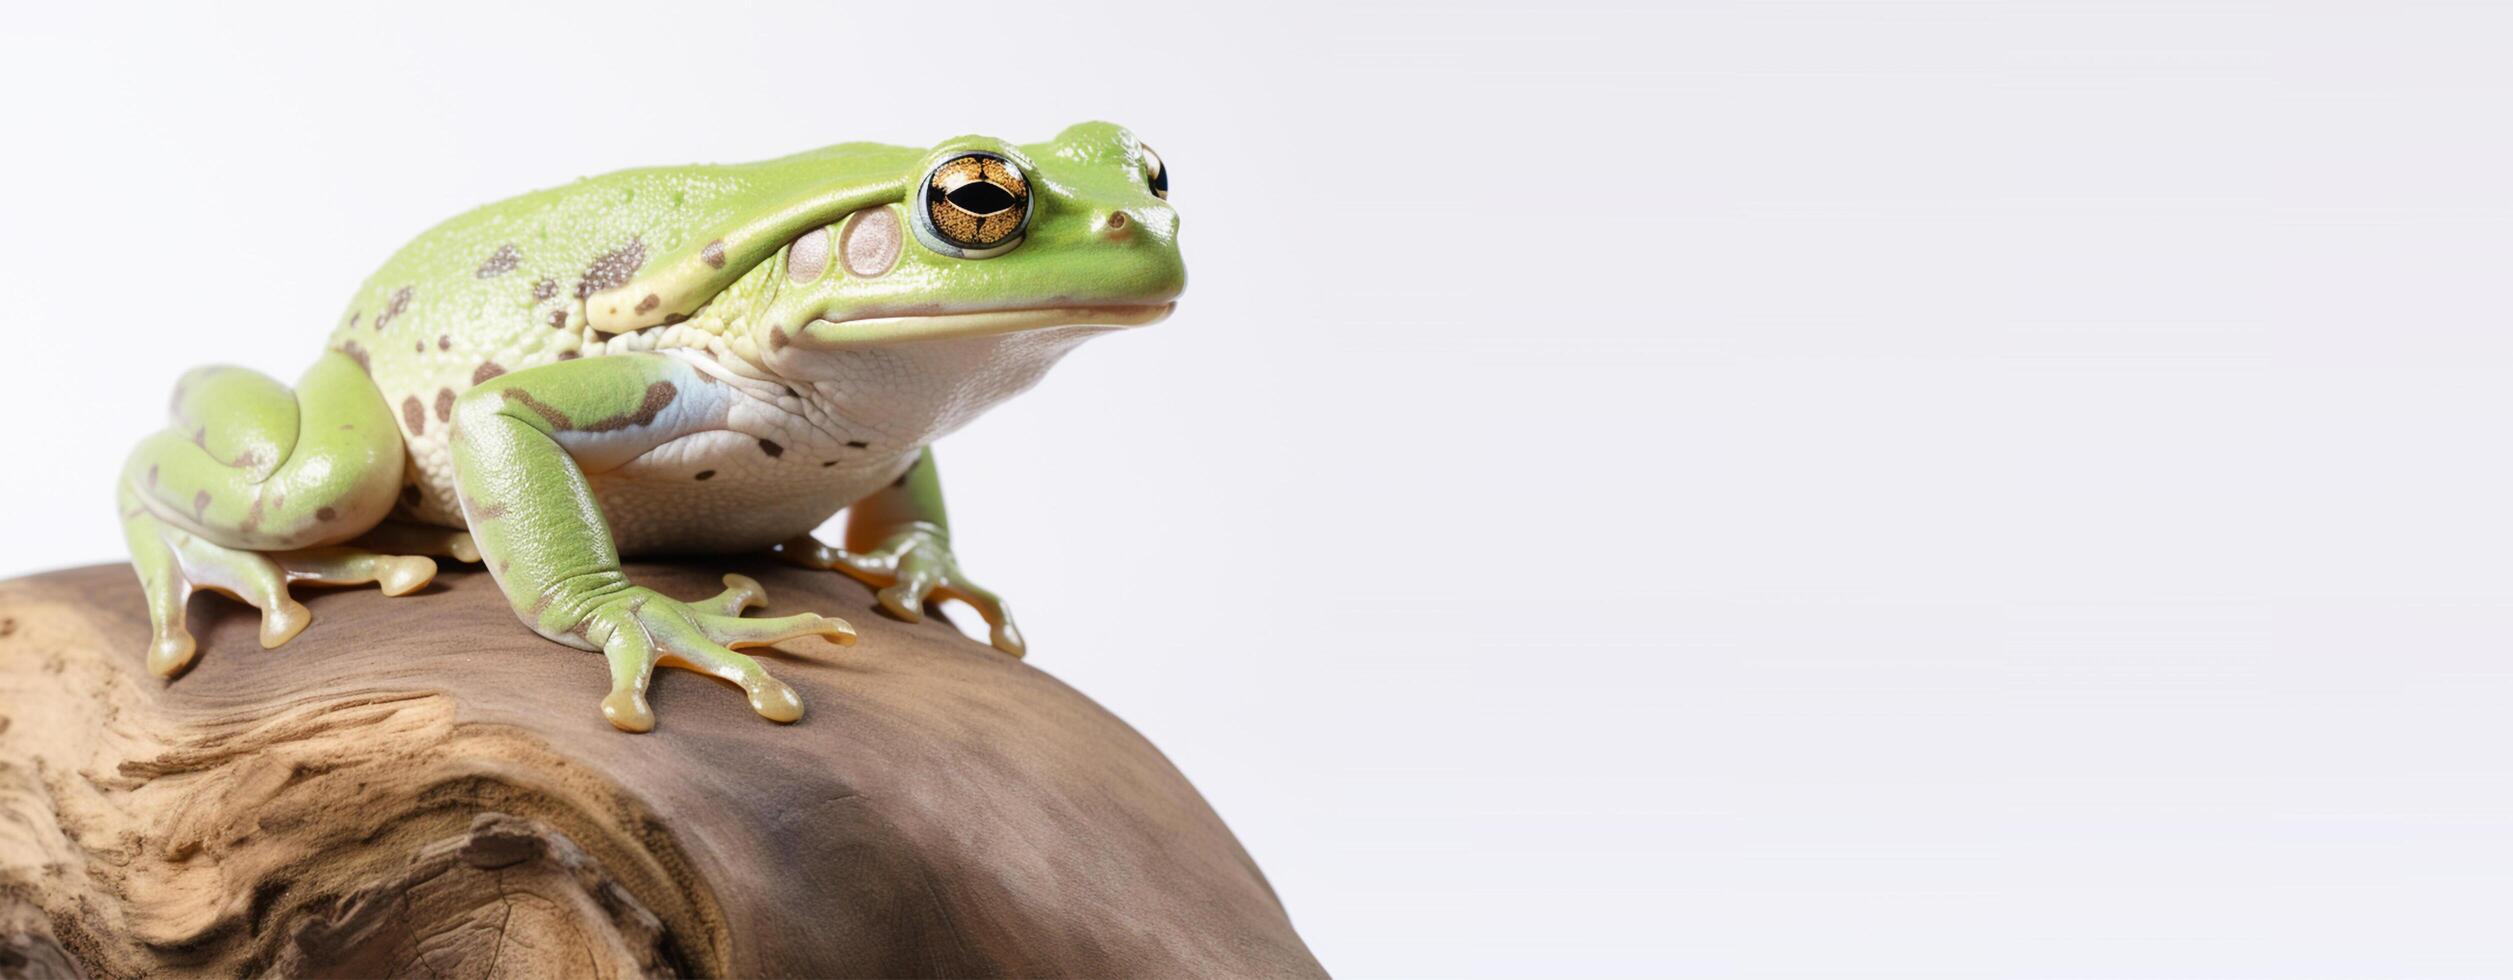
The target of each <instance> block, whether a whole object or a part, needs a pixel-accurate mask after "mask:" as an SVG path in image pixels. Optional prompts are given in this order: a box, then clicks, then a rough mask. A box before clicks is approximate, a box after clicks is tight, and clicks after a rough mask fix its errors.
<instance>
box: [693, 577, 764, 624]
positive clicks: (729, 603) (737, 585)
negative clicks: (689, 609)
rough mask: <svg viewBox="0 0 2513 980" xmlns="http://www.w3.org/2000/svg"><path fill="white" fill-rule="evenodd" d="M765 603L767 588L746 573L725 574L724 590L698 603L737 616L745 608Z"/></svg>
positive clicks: (754, 607)
mask: <svg viewBox="0 0 2513 980" xmlns="http://www.w3.org/2000/svg"><path fill="white" fill-rule="evenodd" d="M767 604H768V588H767V586H764V585H761V584H759V580H758V579H754V578H752V577H750V576H748V575H727V576H725V577H724V591H723V592H721V593H718V594H717V595H716V597H715V598H713V599H709V600H707V601H705V602H702V603H699V604H698V605H699V607H700V608H703V609H712V610H715V611H716V612H720V613H723V614H724V615H727V616H739V615H741V614H742V611H743V610H745V609H756V608H759V607H760V606H764V605H767Z"/></svg>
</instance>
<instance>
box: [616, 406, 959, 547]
mask: <svg viewBox="0 0 2513 980" xmlns="http://www.w3.org/2000/svg"><path fill="white" fill-rule="evenodd" d="M801 448H802V447H797V448H792V449H788V450H787V451H786V453H785V454H784V455H783V456H779V457H776V458H770V457H769V456H768V455H767V454H766V453H764V452H762V451H760V448H759V438H758V437H756V436H752V435H748V434H744V433H737V432H730V431H721V430H719V431H715V432H702V433H699V434H696V435H692V436H687V437H684V438H681V439H677V440H674V441H673V442H671V443H670V444H667V445H665V446H663V447H662V448H660V449H657V450H656V451H654V452H651V453H648V454H646V455H645V456H642V457H639V458H638V459H637V460H636V461H635V462H632V463H629V464H628V465H626V466H622V467H620V468H619V469H616V470H612V471H610V472H608V473H603V474H600V475H598V476H595V477H592V478H591V483H592V485H593V492H594V496H595V498H596V499H598V500H600V501H601V502H602V513H603V515H604V516H605V517H608V518H609V519H610V521H611V535H612V539H613V541H614V543H616V544H617V545H618V546H619V550H620V553H621V554H622V555H624V556H635V555H654V554H711V553H725V552H746V551H757V550H760V549H762V548H766V547H768V546H770V545H774V544H777V543H778V542H781V541H785V540H788V539H791V538H793V537H794V536H795V535H798V534H804V533H808V532H809V531H811V529H813V528H816V527H819V526H820V525H821V524H822V523H823V522H826V521H827V520H829V518H831V517H834V516H836V515H837V513H838V511H839V510H840V509H842V508H844V507H845V506H846V505H847V504H850V503H853V502H854V501H857V500H861V499H863V498H864V497H865V496H866V495H869V494H871V493H872V492H873V491H875V490H879V489H881V488H882V487H883V486H885V485H887V484H888V483H890V482H891V481H893V480H896V479H898V478H899V476H900V475H901V474H903V473H906V472H907V470H908V467H909V466H911V465H913V464H914V463H915V462H916V456H915V454H913V453H910V454H908V455H904V456H890V457H886V458H882V459H878V460H874V461H870V462H853V463H848V462H841V463H840V464H839V465H837V466H829V467H825V466H822V465H821V463H822V462H824V460H816V459H806V458H797V455H796V454H797V452H798V451H800V449H801ZM701 473H705V474H708V476H707V478H706V479H703V480H701V479H698V474H701Z"/></svg>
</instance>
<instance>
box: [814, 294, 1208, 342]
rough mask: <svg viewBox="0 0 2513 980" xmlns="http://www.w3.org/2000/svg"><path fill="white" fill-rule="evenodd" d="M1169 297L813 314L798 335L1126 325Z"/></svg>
mask: <svg viewBox="0 0 2513 980" xmlns="http://www.w3.org/2000/svg"><path fill="white" fill-rule="evenodd" d="M1177 308H1178V304H1177V303H1176V302H1175V301H1172V302H1167V303H1108V304H1094V305H1085V306H1039V307H1031V308H1028V309H1016V310H983V311H976V312H968V313H932V314H923V315H916V316H881V317H866V318H863V319H857V320H814V321H812V322H811V323H809V324H806V325H804V327H803V330H802V332H801V334H800V335H798V336H796V337H795V338H794V346H796V347H802V348H806V349H810V350H847V349H850V348H858V347H875V346H881V345H886V344H899V343H906V342H909V341H916V340H942V339H946V338H951V337H986V336H992V335H995V334H1007V333H1021V332H1024V331H1029V330H1042V329H1046V328H1048V327H1108V328H1112V329H1121V328H1125V327H1140V326H1145V325H1148V324H1154V323H1159V322H1160V321H1162V320H1164V319H1167V318H1168V316H1169V313H1170V311H1171V310H1174V309H1177Z"/></svg>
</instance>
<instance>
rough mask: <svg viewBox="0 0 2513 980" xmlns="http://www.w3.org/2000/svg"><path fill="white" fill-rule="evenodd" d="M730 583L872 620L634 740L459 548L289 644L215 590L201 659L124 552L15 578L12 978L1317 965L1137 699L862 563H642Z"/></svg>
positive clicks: (332, 596) (5, 652)
mask: <svg viewBox="0 0 2513 980" xmlns="http://www.w3.org/2000/svg"><path fill="white" fill-rule="evenodd" d="M725 571H740V572H744V573H746V574H749V575H752V576H754V577H756V578H758V579H759V580H760V581H761V582H762V583H764V584H765V585H766V586H767V588H768V595H769V599H770V602H771V604H770V606H769V607H768V608H767V609H765V610H761V611H760V612H758V613H754V615H760V614H783V613H788V612H797V611H813V612H822V613H828V614H832V615H838V616H843V617H846V618H847V619H848V620H850V621H852V622H853V623H854V624H855V625H856V627H857V629H859V630H860V631H861V632H862V642H861V643H860V645H858V646H855V647H851V648H842V647H837V646H833V645H829V644H826V643H823V642H820V641H818V640H801V641H795V642H793V643H789V644H785V645H784V647H783V648H782V651H760V652H762V653H764V654H765V657H766V659H767V660H768V661H769V664H770V668H771V669H772V670H774V671H775V672H776V674H777V676H779V677H780V678H783V679H784V680H785V681H786V682H788V683H790V684H792V685H794V687H795V689H796V690H798V691H799V692H801V693H802V696H803V698H804V701H805V704H806V706H807V714H806V715H805V717H804V718H803V720H802V721H800V722H798V723H796V724H793V725H787V726H780V725H776V724H772V723H769V722H766V721H763V720H761V719H759V718H758V717H756V716H754V715H753V714H751V712H750V709H749V707H748V706H747V705H746V704H744V702H743V698H742V697H741V695H740V693H739V691H738V690H736V689H734V688H732V687H730V686H728V685H724V684H721V683H720V682H718V681H715V680H713V679H711V678H706V677H702V676H699V675H696V674H692V673H689V672H686V671H678V670H669V671H659V672H658V673H657V676H656V681H655V685H654V688H653V694H652V697H653V704H654V707H655V710H656V713H657V715H658V716H659V718H660V721H661V724H660V727H659V728H658V729H657V730H656V731H655V732H654V733H653V734H651V735H642V736H639V735H627V734H622V733H620V732H617V731H615V730H613V729H612V728H611V727H610V725H609V724H608V723H607V722H605V721H604V720H603V719H602V716H601V713H600V711H599V710H598V707H597V706H598V703H599V701H600V699H601V697H602V695H603V693H604V692H605V691H606V689H607V675H606V674H605V671H604V667H603V664H602V662H601V660H600V658H599V657H597V656H595V655H593V654H588V653H583V652H579V651H572V650H568V649H566V648H563V647H560V646H557V645H555V644H552V643H549V642H548V641H545V640H542V639H540V638H538V637H536V636H533V635H532V634H531V633H530V632H528V631H527V630H525V629H524V628H523V627H522V626H521V625H520V624H519V623H517V622H516V621H515V618H514V616H513V615H512V614H511V613H510V612H508V611H507V609H506V608H505V606H504V604H503V603H502V602H501V600H500V599H499V597H498V594H497V590H496V589H495V587H494V585H493V584H492V583H491V582H490V581H489V580H488V578H487V576H486V575H482V574H477V573H466V572H462V571H458V570H455V569H451V568H449V569H448V571H447V573H446V574H444V575H442V576H440V578H439V584H437V585H434V586H431V587H430V588H428V589H427V590H425V591H423V592H420V593H418V594H415V595H412V596H407V597H403V598H398V599H395V598H386V597H384V596H382V595H380V594H378V593H377V592H376V591H375V590H372V589H361V590H347V591H337V592H325V591H315V590H304V591H303V592H302V593H301V594H302V595H303V596H304V598H306V600H307V605H308V606H310V607H311V608H312V609H313V611H314V617H315V618H314V625H313V626H312V627H310V628H308V629H307V630H306V632H305V633H304V634H303V635H301V636H299V637H298V638H297V639H296V640H295V641H293V642H291V643H289V644H288V645H287V646H285V647H282V648H281V649H278V650H272V651H264V650H262V649H260V648H259V646H258V645H257V644H256V643H255V642H254V628H255V619H254V614H253V613H252V612H251V611H250V610H248V609H245V608H243V607H242V606H240V605H237V604H234V603H231V602H227V601H225V600H220V599H214V598H201V599H196V600H194V605H193V607H192V608H193V627H194V630H195V632H196V633H197V634H198V635H199V637H200V639H201V644H202V651H203V652H202V657H201V660H200V662H199V663H198V664H197V665H196V666H195V667H194V668H193V669H192V670H191V672H190V673H188V674H186V675H184V676H183V677H181V678H179V679H177V680H175V681H172V682H166V681H161V680H158V679H156V678H154V677H151V676H149V675H148V674H147V673H146V672H145V671H144V670H143V669H142V666H141V660H142V653H143V650H144V649H145V647H146V645H147V638H148V628H147V622H146V619H145V616H144V614H143V611H142V607H141V600H140V595H139V589H138V587H137V583H136V582H135V581H134V580H133V579H132V577H131V573H130V570H129V569H128V568H126V567H123V566H118V565H117V566H99V567H94V568H83V569H76V570H71V571H65V572H56V573H52V574H47V575H41V576H36V577H32V578H26V579H19V580H15V581H12V582H7V583H0V976H49V975H57V974H59V973H61V972H62V971H64V970H69V969H79V970H83V971H84V972H86V973H88V974H90V975H96V976H138V975H162V974H177V973H180V974H195V973H210V974H221V975H234V974H264V973H267V974H287V975H325V974H328V975H358V976H371V975H384V974H394V975H434V976H444V977H456V976H461V977H474V976H483V977H484V976H547V975H569V976H639V975H716V976H902V977H904V976H971V975H1012V974H1021V975H1066V976H1315V975H1321V974H1322V972H1323V971H1322V970H1321V969H1320V967H1319V965H1318V963H1317V961H1316V960H1315V959H1314V958H1313V957H1312V956H1311V955H1310V953H1309V951H1308V949H1307V947H1306V946H1304V945H1303V944H1302V943H1301V941H1300V938H1299V936H1298V935H1297V934H1296V933H1294V932H1293V930H1292V928H1291V924H1290V922H1289V919H1288V918H1287V917H1286V915H1285V913H1284V911H1283V908H1282V906H1281V903H1280V902H1279V901H1277V899H1276V898H1275V896H1274V893H1273V891H1272V889H1271V888H1270V887H1269V886H1268V885H1267V884H1266V882H1265V878H1264V875H1263V874H1262V873H1260V872H1259V871H1258V870H1257V867H1256V865H1255V863H1254V862H1253V861H1252V860H1250V858H1249V857H1248V855H1247V853H1246V851H1245V850H1243V849H1242V848H1241V847H1240V845H1239V843H1238V841H1237V840H1236V839H1235V838H1233V837H1232V836H1231V834H1230V831H1229V830H1228V828H1226V827H1225V826H1223V824H1222V821H1221V819H1220V818H1219V817H1218V816H1216V815H1215V814H1214V813H1213V811H1212V809H1211V808H1210V807H1209V806H1207V805H1206V804H1205V802H1204V800H1203V799H1202V797H1200V796H1198V795H1197V794H1196V792H1195V790H1194V788H1193V787H1191V786H1189V785H1188V783H1187V781H1186V779H1185V778H1184V777H1182V776H1181V775H1180V774H1179V773H1178V771H1177V770H1176V769H1175V768H1174V767H1172V766H1171V765H1170V764H1169V762H1168V760H1167V759H1165V758H1163V757H1162V756H1161V754H1160V753H1159V751H1158V750H1156V749H1154V748H1153V747H1152V746H1151V745H1150V744H1149V743H1148V742H1146V741H1144V740H1143V738H1142V737H1141V736H1140V735H1138V734H1136V733H1135V732H1134V731H1133V730H1132V729H1131V728H1128V727H1127V726H1126V725H1125V724H1124V723H1123V722H1121V721H1119V720H1118V719H1117V718H1116V717H1114V716H1112V715H1110V714H1109V713H1108V712H1106V711H1105V710H1103V709H1101V708H1100V707H1099V706H1098V705H1096V704H1093V703H1092V702H1091V701H1090V700H1089V699H1087V698H1085V697H1083V696H1081V695H1080V694H1078V693H1076V692H1075V691H1073V690H1072V689H1071V688H1069V687H1066V686H1065V685H1064V684H1062V683H1059V682H1058V681H1057V680H1056V679H1054V678H1053V677H1050V676H1048V675H1047V674H1045V673H1042V672H1040V671H1038V670H1036V669H1034V668H1032V667H1029V666H1027V665H1025V664H1023V663H1021V662H1019V661H1014V660H1012V659H1010V658H1007V657H1004V656H1002V655H1000V654H997V653H994V652H993V651H991V650H989V649H987V648H986V647H984V646H982V645H980V644H977V643H973V642H970V641H968V640H966V639H964V638H962V637H961V636H960V635H959V634H958V633H957V632H956V631H954V630H952V629H951V628H950V627H949V626H948V625H945V624H940V623H931V622H929V623H926V624H922V625H913V626H911V625H907V624H903V623H899V622H896V621H893V620H890V619H887V618H885V617H883V616H882V615H880V614H879V613H878V612H876V611H875V608H874V605H875V604H874V601H873V599H872V596H871V593H870V591H869V590H867V589H865V588H863V587H862V586H860V585H857V584H855V583H853V582H851V581H848V580H846V579H844V578H843V577H841V576H838V575H835V574H832V573H827V572H813V571H804V570H799V569H790V568H785V567H782V566H778V565H774V564H771V563H765V562H728V563H723V564H720V565H708V566H705V567H704V570H703V571H702V570H701V569H700V568H698V567H680V566H673V565H641V566H632V567H631V568H630V569H629V572H630V574H631V575H632V576H633V577H635V578H636V579H637V580H638V581H640V582H643V583H645V584H648V585H651V586H654V587H656V588H658V589H660V590H662V591H664V592H666V593H668V594H672V595H678V596H683V597H689V598H696V597H701V596H705V595H709V594H712V593H713V592H715V591H716V590H717V589H719V588H720V585H719V584H718V582H717V580H716V577H715V573H720V572H725Z"/></svg>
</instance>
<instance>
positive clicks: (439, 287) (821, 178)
mask: <svg viewBox="0 0 2513 980" xmlns="http://www.w3.org/2000/svg"><path fill="white" fill-rule="evenodd" d="M916 152H918V151H915V150H912V149H906V148H900V147H890V146H883V145H879V144H871V143H846V144H839V145H836V146H830V147H824V148H821V149H818V150H811V151H807V152H804V153H798V154H795V155H793V156H789V157H782V158H778V159H775V160H766V161H761V162H757V163H744V164H707V165H694V166H681V167H649V168H642V169H636V170H623V171H619V172H616V173H610V174H604V175H601V176H598V177H587V178H583V179H580V180H577V181H575V182H573V183H569V184H565V185H562V186H559V187H553V188H548V189H545V190H539V191H534V192H532V193H529V194H524V195H521V196H518V197H513V198H508V199H506V200H503V201H499V202H496V203H493V204H488V205H484V206H482V207H479V208H475V209H473V210H471V211H468V212H465V213H463V214H460V215H457V216H455V217H453V218H451V219H448V220H446V221H445V222H444V223H442V224H439V225H437V226H436V227H434V228H431V229H428V230H427V231H426V232H425V233H423V234H421V235H419V236H418V237H417V238H415V239H413V240H412V241H411V242H410V243H409V244H407V245H404V246H402V248H401V250H400V251H398V252H396V253H394V254H393V256H392V257H391V258H390V259H388V260H386V261H385V263H384V265H383V266H382V267H381V268H379V269H377V270H376V272H375V274H374V275H372V276H370V277H369V278H368V279H367V281H366V283H365V284H364V285H363V286H361V287H359V289H358V292H357V294H356V295H355V296H354V297H353V298H352V299H351V301H350V303H349V308H348V309H347V310H346V311H344V312H343V313H342V314H341V321H340V324H339V326H338V328H337V329H336V330H334V331H333V334H332V343H331V346H333V347H336V348H343V349H348V348H349V347H350V345H355V347H356V348H357V349H361V350H364V351H366V352H368V353H369V358H368V360H369V363H370V364H371V365H373V366H374V367H375V368H376V369H381V368H382V367H383V365H384V364H385V363H393V364H397V365H398V364H401V363H402V362H403V360H404V359H403V358H401V357H399V356H398V354H397V352H400V351H407V352H409V353H411V354H413V355H415V359H417V360H420V361H431V360H438V359H434V358H430V357H428V354H429V353H430V352H435V353H440V354H452V353H453V352H455V351H457V350H468V351H470V352H472V353H474V354H479V353H497V354H504V355H506V356H507V357H508V358H509V360H510V361H511V363H506V362H501V363H505V366H506V367H507V368H508V369H510V370H511V369H514V368H517V367H522V366H528V365H530V364H534V363H541V362H546V361H549V360H555V359H557V358H558V357H560V356H561V355H563V354H565V353H566V352H569V351H581V350H583V349H585V348H586V347H587V346H588V343H589V341H590V340H591V339H592V337H591V336H590V334H591V332H590V330H589V329H588V324H587V322H586V315H585V310H586V302H585V300H586V298H587V297H590V296H592V295H594V294H596V293H599V292H601V291H602V290H605V289H610V288H613V287H616V286H619V285H621V284H623V283H625V282H627V281H628V280H629V278H630V277H632V276H634V275H636V274H637V273H638V272H639V270H640V269H643V268H646V267H647V266H648V264H649V263H650V262H653V261H655V260H657V259H659V258H660V257H662V256H666V255H671V254H675V253H683V252H691V251H703V250H704V249H705V247H706V245H707V243H708V239H706V238H703V237H701V236H708V235H713V234H717V233H719V232H720V231H721V230H722V229H726V228H731V227H737V226H739V225H741V224H742V223H743V222H744V221H745V220H747V219H749V218H751V217H753V216H755V215H758V214H760V213H762V212H764V211H773V210H775V209H777V208H779V207H780V206H781V205H782V204H783V202H785V201H787V200H789V199H793V198H795V197H798V196H801V195H803V194H805V193H807V192H808V190H809V189H810V188H812V187H814V186H818V185H824V184H831V183H837V184H846V183H851V182H871V181H878V180H882V179H885V178H887V177H888V176H889V175H890V174H891V173H893V172H895V170H896V169H897V168H898V167H899V166H901V163H900V161H901V160H902V159H903V158H905V157H912V156H913V155H914V154H915V153H916ZM720 254H721V253H720V252H719V255H720ZM477 363H478V362H477V361H474V362H473V365H476V364H477ZM473 365H465V369H466V370H469V369H470V368H471V367H472V366H473Z"/></svg>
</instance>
